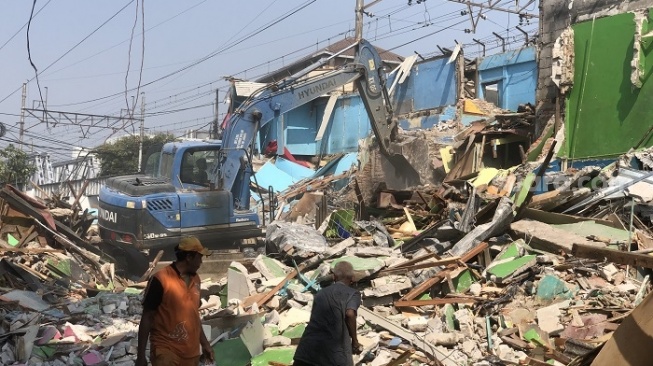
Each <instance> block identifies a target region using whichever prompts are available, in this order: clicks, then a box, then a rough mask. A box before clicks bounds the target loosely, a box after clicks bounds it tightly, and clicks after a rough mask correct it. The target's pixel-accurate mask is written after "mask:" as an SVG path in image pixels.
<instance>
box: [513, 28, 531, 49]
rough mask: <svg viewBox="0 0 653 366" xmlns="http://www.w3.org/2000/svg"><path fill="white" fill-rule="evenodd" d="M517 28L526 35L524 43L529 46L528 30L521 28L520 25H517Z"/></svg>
mask: <svg viewBox="0 0 653 366" xmlns="http://www.w3.org/2000/svg"><path fill="white" fill-rule="evenodd" d="M515 28H517V30H518V31H520V32H521V33H522V34H523V35H524V45H526V46H528V32H526V31H525V30H523V29H521V28H520V27H519V26H517V27H515Z"/></svg>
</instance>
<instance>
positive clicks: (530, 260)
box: [487, 255, 537, 282]
mask: <svg viewBox="0 0 653 366" xmlns="http://www.w3.org/2000/svg"><path fill="white" fill-rule="evenodd" d="M536 262H537V258H536V256H535V255H525V256H523V257H520V258H514V259H509V260H506V261H505V262H502V263H497V264H495V265H492V267H490V268H488V269H487V272H488V273H489V274H491V275H493V276H496V278H497V281H498V282H501V280H504V279H507V278H510V277H512V276H515V275H518V274H520V273H522V272H524V271H526V270H528V269H529V268H530V267H531V266H533V265H534V264H535V263H536Z"/></svg>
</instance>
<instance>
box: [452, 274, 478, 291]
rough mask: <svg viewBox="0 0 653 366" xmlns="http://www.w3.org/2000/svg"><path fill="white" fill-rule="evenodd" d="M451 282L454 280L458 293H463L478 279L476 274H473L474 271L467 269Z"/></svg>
mask: <svg viewBox="0 0 653 366" xmlns="http://www.w3.org/2000/svg"><path fill="white" fill-rule="evenodd" d="M451 282H453V286H454V288H455V289H456V292H457V293H463V292H465V291H467V290H469V287H470V286H471V285H472V283H474V282H476V281H475V280H474V276H472V271H470V270H468V269H466V270H464V271H462V272H461V273H460V274H459V275H458V276H457V277H456V278H454V279H453V280H452V281H451Z"/></svg>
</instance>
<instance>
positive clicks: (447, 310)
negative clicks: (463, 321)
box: [444, 304, 456, 332]
mask: <svg viewBox="0 0 653 366" xmlns="http://www.w3.org/2000/svg"><path fill="white" fill-rule="evenodd" d="M455 313H456V309H454V308H453V305H451V304H447V305H445V306H444V321H445V324H446V325H447V330H449V331H450V332H453V331H454V330H456V316H455Z"/></svg>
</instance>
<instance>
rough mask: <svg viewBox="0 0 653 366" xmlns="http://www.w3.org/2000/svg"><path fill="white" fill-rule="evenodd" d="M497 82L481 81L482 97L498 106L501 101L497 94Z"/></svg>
mask: <svg viewBox="0 0 653 366" xmlns="http://www.w3.org/2000/svg"><path fill="white" fill-rule="evenodd" d="M499 83H500V82H499V81H496V82H492V83H483V99H485V101H487V102H490V103H492V104H494V105H496V106H499V102H500V101H501V98H500V95H499Z"/></svg>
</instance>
